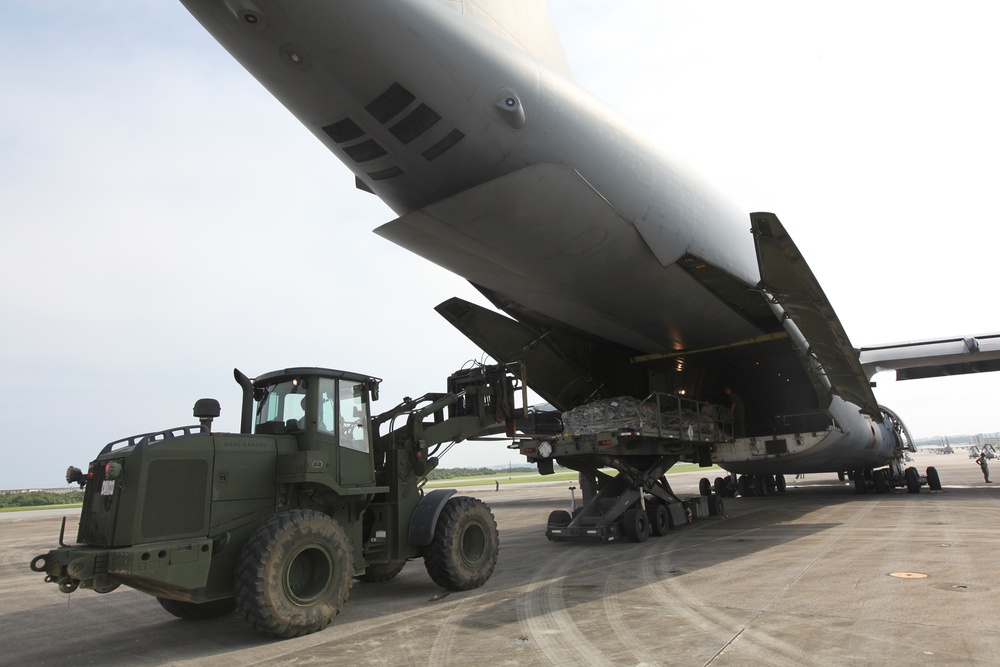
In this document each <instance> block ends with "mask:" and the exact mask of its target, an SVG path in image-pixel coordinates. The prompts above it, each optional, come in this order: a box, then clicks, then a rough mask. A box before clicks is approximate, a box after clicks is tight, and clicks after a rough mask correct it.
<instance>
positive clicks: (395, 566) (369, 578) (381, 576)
mask: <svg viewBox="0 0 1000 667" xmlns="http://www.w3.org/2000/svg"><path fill="white" fill-rule="evenodd" d="M404 565H406V561H405V560H396V561H389V562H388V563H375V564H374V565H369V566H368V567H367V568H365V573H364V574H359V575H358V576H356V577H355V579H357V580H358V581H363V582H365V583H366V584H378V583H381V582H383V581H389V580H390V579H392V578H394V577H395V576H396V575H397V574H399V571H400V570H402V569H403V566H404Z"/></svg>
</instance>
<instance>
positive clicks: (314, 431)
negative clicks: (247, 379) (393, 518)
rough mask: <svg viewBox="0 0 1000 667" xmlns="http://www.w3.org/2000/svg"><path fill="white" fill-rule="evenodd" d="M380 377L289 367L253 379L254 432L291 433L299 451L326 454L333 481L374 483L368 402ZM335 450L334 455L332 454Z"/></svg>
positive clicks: (373, 396) (373, 394)
mask: <svg viewBox="0 0 1000 667" xmlns="http://www.w3.org/2000/svg"><path fill="white" fill-rule="evenodd" d="M380 382H381V380H380V379H378V378H374V377H370V376H367V375H360V374H356V373H348V372H346V371H338V370H332V369H324V368H291V369H286V370H283V371H276V372H273V373H267V374H265V375H262V376H260V377H258V378H256V379H255V380H254V381H253V395H254V401H255V404H256V405H255V410H254V412H255V416H254V433H257V434H269V435H294V436H295V438H296V440H297V441H298V446H299V450H300V451H326V452H329V453H331V456H330V464H332V465H335V466H336V470H337V471H336V475H337V478H338V482H339V483H340V484H341V485H343V486H358V485H361V486H367V485H370V484H372V483H373V482H374V466H373V457H372V436H371V432H370V431H371V428H370V425H371V420H370V418H369V417H370V415H371V407H370V406H371V401H372V400H376V399H377V398H378V384H379V383H380ZM334 452H336V455H335V456H334V455H333V453H334Z"/></svg>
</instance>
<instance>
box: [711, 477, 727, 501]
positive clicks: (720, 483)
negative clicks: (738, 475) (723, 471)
mask: <svg viewBox="0 0 1000 667" xmlns="http://www.w3.org/2000/svg"><path fill="white" fill-rule="evenodd" d="M712 490H713V491H715V493H717V494H718V495H720V496H722V497H725V496H726V495H728V494H727V493H726V480H724V479H722V478H721V477H716V478H715V481H714V482H713V483H712Z"/></svg>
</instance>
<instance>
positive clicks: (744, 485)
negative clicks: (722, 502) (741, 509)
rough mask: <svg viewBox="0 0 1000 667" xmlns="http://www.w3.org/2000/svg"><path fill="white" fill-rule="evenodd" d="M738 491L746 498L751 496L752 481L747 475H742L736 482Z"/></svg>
mask: <svg viewBox="0 0 1000 667" xmlns="http://www.w3.org/2000/svg"><path fill="white" fill-rule="evenodd" d="M736 490H737V491H739V493H740V495H741V496H743V497H744V498H746V497H748V496H749V495H750V480H748V479H747V476H746V475H740V478H739V479H738V480H736Z"/></svg>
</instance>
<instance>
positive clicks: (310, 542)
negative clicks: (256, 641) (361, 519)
mask: <svg viewBox="0 0 1000 667" xmlns="http://www.w3.org/2000/svg"><path fill="white" fill-rule="evenodd" d="M353 578H354V549H353V548H352V546H351V541H350V539H348V537H347V534H346V533H345V532H344V529H343V528H341V526H340V524H339V523H337V522H336V521H335V520H334V519H333V518H331V517H329V516H327V515H325V514H323V513H322V512H316V511H314V510H301V509H294V510H289V511H287V512H282V513H281V514H277V515H275V516H273V517H271V518H270V519H268V520H267V521H266V522H264V523H263V524H262V525H261V526H260V527H259V528H258V529H257V530H256V531H255V532H254V533H253V535H251V536H250V539H249V540H247V543H246V545H245V546H244V547H243V551H242V552H241V553H240V557H239V560H238V561H237V563H236V584H235V589H236V606H237V608H238V609H239V610H240V614H242V615H243V618H245V619H246V621H247V622H248V623H249V624H250V625H251V626H253V628H254V629H255V630H257V631H259V632H262V633H263V634H265V635H270V636H272V637H299V636H301V635H305V634H309V633H310V632H316V631H318V630H322V629H323V628H325V627H326V626H328V625H329V624H330V623H331V622H332V621H333V618H334V617H335V616H336V615H337V614H339V613H340V610H341V609H343V607H344V604H346V602H347V596H348V595H349V594H350V592H351V584H352V583H353Z"/></svg>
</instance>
